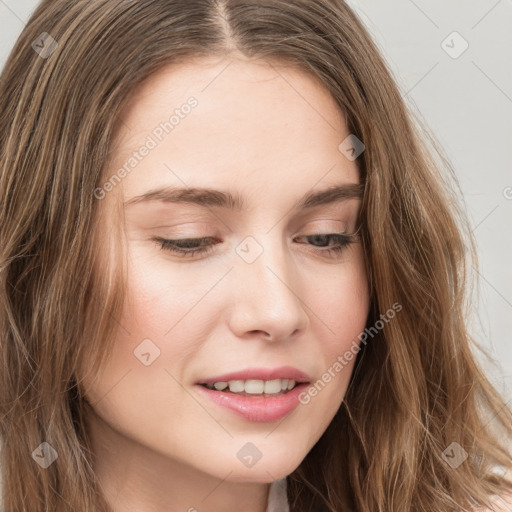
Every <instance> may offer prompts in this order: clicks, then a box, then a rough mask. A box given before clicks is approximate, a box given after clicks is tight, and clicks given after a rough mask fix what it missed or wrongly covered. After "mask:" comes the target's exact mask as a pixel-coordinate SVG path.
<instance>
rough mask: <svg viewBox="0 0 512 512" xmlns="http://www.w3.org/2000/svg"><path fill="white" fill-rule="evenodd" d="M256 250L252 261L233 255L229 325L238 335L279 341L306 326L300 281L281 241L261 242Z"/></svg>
mask: <svg viewBox="0 0 512 512" xmlns="http://www.w3.org/2000/svg"><path fill="white" fill-rule="evenodd" d="M253 243H254V242H253ZM260 243H261V242H260ZM252 250H255V248H254V247H252ZM260 251H262V252H261V254H260V255H259V256H258V257H257V258H256V259H255V260H254V261H252V262H249V261H250V260H247V259H244V258H243V257H240V258H236V263H235V269H234V271H233V275H232V278H233V279H234V282H235V283H236V285H235V286H236V289H235V291H234V293H233V295H232V300H233V302H232V309H231V313H230V315H229V323H230V328H231V330H232V331H233V333H234V334H235V335H236V336H237V337H239V338H247V337H248V336H256V335H259V336H262V337H263V338H264V339H265V340H267V341H283V340H286V339H288V338H290V337H292V335H294V336H297V335H298V333H300V332H304V331H305V329H306V328H307V326H308V323H309V317H308V315H307V313H306V310H307V306H306V305H305V303H304V302H303V297H302V296H301V295H302V294H303V293H304V291H305V290H304V289H303V285H304V282H303V280H302V279H301V277H300V275H299V273H298V272H297V269H296V267H295V266H294V263H293V259H292V258H291V257H290V255H289V254H288V253H287V251H286V248H284V247H283V244H281V243H279V242H275V243H272V244H271V243H270V242H268V243H261V249H260Z"/></svg>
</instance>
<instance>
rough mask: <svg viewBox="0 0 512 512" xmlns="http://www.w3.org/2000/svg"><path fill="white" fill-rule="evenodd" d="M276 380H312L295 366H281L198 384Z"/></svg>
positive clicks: (223, 376)
mask: <svg viewBox="0 0 512 512" xmlns="http://www.w3.org/2000/svg"><path fill="white" fill-rule="evenodd" d="M248 379H254V380H275V379H288V380H294V381H295V382H310V380H311V378H310V377H309V375H308V374H307V373H304V372H303V371H301V370H298V369H297V368H294V367H293V366H279V367H278V368H245V369H243V370H239V371H236V372H232V373H224V374H222V375H215V376H213V377H208V378H205V379H201V380H199V381H197V382H196V384H215V382H229V381H231V380H248Z"/></svg>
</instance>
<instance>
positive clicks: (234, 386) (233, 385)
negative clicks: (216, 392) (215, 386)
mask: <svg viewBox="0 0 512 512" xmlns="http://www.w3.org/2000/svg"><path fill="white" fill-rule="evenodd" d="M228 384H229V391H231V392H232V393H241V392H242V391H243V390H244V381H243V380H230V381H229V382H228Z"/></svg>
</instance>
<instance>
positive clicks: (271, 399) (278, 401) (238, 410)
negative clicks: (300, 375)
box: [195, 374, 308, 422]
mask: <svg viewBox="0 0 512 512" xmlns="http://www.w3.org/2000/svg"><path fill="white" fill-rule="evenodd" d="M229 375H230V377H231V376H232V375H234V374H229ZM237 375H238V374H237ZM231 380H236V379H231ZM242 380H243V379H242ZM215 382H219V381H217V380H216V381H215ZM195 387H196V388H197V389H198V393H199V394H200V395H202V396H204V397H206V398H209V399H210V400H212V401H213V402H214V403H215V404H216V405H218V406H221V407H225V408H227V409H229V410H230V411H232V412H233V413H235V414H237V415H238V416H241V417H242V418H245V419H246V420H248V421H253V422H273V421H278V420H280V419H281V418H284V417H285V416H287V415H288V414H290V413H291V412H292V411H293V410H294V409H295V408H296V407H297V406H298V405H299V403H300V402H299V395H300V394H301V393H302V392H303V391H304V390H305V389H306V388H307V387H308V383H305V382H303V383H301V384H298V385H296V386H295V387H294V388H293V389H292V390H291V391H288V392H286V393H284V394H282V395H279V396H268V397H264V396H244V395H237V394H236V393H224V392H222V391H214V390H213V389H208V388H206V387H204V386H202V385H200V384H196V385H195Z"/></svg>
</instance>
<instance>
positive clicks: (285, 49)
mask: <svg viewBox="0 0 512 512" xmlns="http://www.w3.org/2000/svg"><path fill="white" fill-rule="evenodd" d="M230 52H237V53H240V54H243V55H244V56H246V57H251V58H252V57H255V58H262V59H267V60H268V61H269V62H276V63H286V64H287V65H292V66H296V67H298V68H300V69H302V70H304V72H307V73H312V74H314V75H315V76H316V77H318V78H319V79H320V80H321V82H322V83H323V84H324V86H325V87H326V88H327V89H328V90H329V91H330V93H331V94H332V96H333V97H334V98H335V100H336V102H337V103H338V104H339V107H340V109H341V110H342V111H343V112H344V114H345V116H346V119H347V123H348V128H349V132H350V133H351V134H354V135H355V136H357V137H358V138H359V139H360V140H361V141H363V143H364V145H365V151H364V152H363V153H362V154H361V155H360V157H359V158H358V164H359V169H360V174H361V176H360V177H361V182H362V183H363V184H364V199H363V205H362V209H361V222H362V231H361V232H362V242H363V245H364V253H365V258H366V265H367V271H368V276H369V279H370V291H371V311H370V315H369V317H368V326H373V325H375V323H376V322H377V321H378V319H379V318H380V315H381V314H382V313H383V312H384V311H387V310H388V309H390V308H391V307H392V305H393V304H395V303H398V304H400V305H401V306H402V308H401V310H400V312H399V313H398V314H397V315H396V317H395V318H394V319H393V320H392V321H389V322H386V323H384V325H383V328H382V329H379V330H378V332H377V333H376V334H375V335H374V337H372V339H371V340H369V341H368V343H366V344H364V346H363V347H362V349H361V350H360V352H359V353H358V355H357V360H356V365H355V367H354V371H353V374H352V376H351V381H350V385H349V388H348V390H347V393H346V395H345V398H344V401H343V404H342V406H341V407H340V409H339V411H338V413H337V414H336V416H335V418H334V419H333V421H332V423H331V424H330V425H329V427H328V429H327V430H326V432H325V433H324V434H323V436H322V437H321V438H320V440H319V441H318V443H317V444H316V445H315V446H314V447H313V448H312V450H311V451H310V452H309V453H308V454H307V456H306V457H305V459H304V460H303V462H302V463H301V464H300V466H299V467H298V468H297V469H296V470H295V471H294V472H293V473H292V474H291V475H289V476H288V497H289V500H290V509H291V510H292V511H300V512H306V511H314V510H319V509H320V508H323V509H325V510H329V511H331V512H335V511H340V510H347V511H348V510H353V511H372V512H373V511H374V512H377V511H379V512H384V511H386V512H410V511H418V512H419V511H429V512H435V511H439V512H440V511H443V512H446V511H448V510H461V509H462V510H464V511H466V510H472V509H474V508H475V507H476V506H480V505H482V506H483V505H489V504H490V501H489V498H490V496H491V495H493V494H498V495H500V494H502V493H503V491H504V490H505V489H510V488H511V485H512V483H511V482H510V480H506V479H505V476H504V475H503V471H504V470H505V469H509V468H510V465H511V459H512V455H511V452H510V447H509V446H507V445H506V443H505V441H504V439H506V438H507V439H510V438H511V437H512V412H511V410H510V409H509V408H508V407H507V406H506V404H505V403H504V401H503V398H502V397H501V396H500V395H499V393H498V392H497V391H496V390H495V389H494V388H493V386H492V385H491V383H490V382H489V380H488V379H487V378H486V376H485V374H484V372H483V371H482V369H481V367H480V366H479V365H478V364H477V362H476V359H475V355H474V353H473V352H474V349H475V348H480V347H479V345H478V343H477V342H476V341H475V340H473V338H471V336H470V334H469V332H468V328H467V325H466V322H467V317H468V314H470V313H471V310H470V307H469V306H470V300H469V298H470V297H469V293H468V291H469V290H470V288H468V284H470V283H471V282H472V281H471V280H470V277H472V276H471V274H470V272H468V269H469V270H471V265H476V254H475V248H474V243H473V240H472V238H471V233H470V230H469V229H468V223H467V220H466V218H465V214H464V208H463V207H462V206H461V204H462V202H460V204H459V203H458V202H457V201H455V199H454V198H455V197H456V196H457V194H458V193H459V191H458V189H457V187H456V186H455V185H456V180H455V179H454V173H453V169H452V168H451V165H450V163H449V162H448V160H447V158H446V157H445V156H444V155H443V153H442V150H441V149H439V147H438V143H437V142H436V140H435V138H434V136H433V135H431V134H429V131H428V129H427V128H426V127H425V126H423V125H422V123H421V122H420V121H419V120H418V119H415V115H414V114H413V113H412V112H411V111H410V110H409V108H408V107H407V105H406V104H405V103H404V101H403V99H402V97H401V94H400V92H399V90H398V88H397V86H396V84H395V81H394V79H393V76H392V74H391V73H390V71H389V69H388V68H387V66H386V64H385V62H384V60H383V58H382V57H381V56H380V54H379V51H378V49H377V47H376V45H375V44H374V42H373V41H372V39H371V37H370V35H369V34H368V32H367V30H366V29H365V27H364V26H363V24H362V23H361V21H360V20H359V19H358V17H357V16H356V14H355V13H354V12H353V11H352V10H351V9H350V8H349V7H348V6H347V5H346V4H345V3H344V2H343V1H342V0H315V1H312V0H294V1H293V2H289V1H287V0H219V1H215V0H173V1H168V0H135V1H128V0H126V1H125V0H115V1H113V0H77V1H73V2H70V1H68V0H46V1H43V2H41V4H40V5H39V6H38V8H37V10H36V11H35V12H34V14H33V15H32V17H31V18H30V20H29V22H28V23H27V25H26V27H25V28H24V30H23V32H22V34H21V36H20V37H19V39H18V41H17V43H16V45H15V47H14V49H13V50H12V52H11V54H10V56H9V59H8V61H7V63H6V65H5V68H4V70H3V73H2V75H1V77H0V294H1V302H0V357H1V363H2V372H1V374H0V438H1V440H2V447H1V459H0V460H1V469H2V476H3V488H2V498H3V506H4V509H5V510H9V512H15V511H26V512H43V511H47V510H52V511H68V510H80V511H93V510H94V511H100V510H102V511H108V510H109V508H108V506H107V503H106V502H105V501H104V498H103V496H102V495H101V492H100V491H99V482H98V481H97V479H96V477H95V474H94V471H93V463H92V462H93V456H94V454H93V453H92V451H91V449H90V442H89V437H88V431H87V424H86V421H85V416H84V408H85V406H86V403H85V400H84V396H83V393H82V390H81V387H80V382H79V381H77V375H79V373H78V370H79V368H80V362H81V361H82V360H83V358H84V355H85V353H86V352H87V354H88V355H90V354H92V355H93V356H94V360H95V362H96V363H95V364H94V365H93V369H94V370H98V371H99V370H100V369H102V368H103V364H104V363H105V361H106V360H107V358H108V356H109V354H110V351H111V347H112V343H113V340H114V334H115V332H116V330H117V329H119V328H120V326H119V325H118V324H117V321H116V318H118V317H119V316H120V312H121V308H122V305H123V302H124V292H125V287H124V286H125V285H124V283H125V281H124V279H125V274H124V270H125V269H124V267H123V265H121V264H119V261H120V260H118V261H117V263H116V264H115V265H114V264H113V262H112V261H110V260H108V261H107V260H106V259H105V258H103V257H102V256H101V255H105V254H106V253H107V252H108V251H107V247H106V244H108V243H110V241H109V240H108V238H106V237H100V236H99V234H100V233H105V232H106V229H107V228H106V226H105V225H104V224H102V223H101V219H102V210H101V208H102V205H103V203H105V202H104V201H103V202H102V201H98V199H96V197H95V195H94V190H95V189H96V188H97V187H98V186H99V184H101V183H102V182H103V181H102V180H104V173H105V170H106V169H107V168H108V162H109V155H111V151H112V147H111V141H112V138H113V134H114V130H115V125H116V120H117V119H118V116H119V114H120V112H121V110H122V107H123V105H124V104H125V101H126V100H127V98H128V96H129V93H130V92H132V91H134V90H135V88H136V86H137V85H139V84H141V83H142V81H143V80H144V79H146V78H148V77H149V76H150V75H151V74H152V73H154V72H155V71H157V70H158V69H160V68H161V67H162V66H165V65H168V64H170V63H172V62H177V61H178V60H179V59H186V58H192V57H201V56H211V55H230ZM340 142H341V141H340ZM104 213H105V212H103V214H104ZM102 243H103V244H105V245H101V244H102ZM481 350H483V349H481ZM43 442H46V443H48V445H41V443H43ZM52 449H53V450H54V452H52V451H51V450H52ZM45 450H46V451H45ZM450 450H451V451H450ZM454 450H455V451H456V452H457V453H458V454H459V455H460V454H461V453H462V454H466V455H467V458H466V459H465V460H464V461H463V462H461V463H460V464H459V465H458V466H457V467H454V465H453V464H450V463H449V462H450V457H453V453H455V452H454ZM52 454H53V456H51V455H52ZM55 454H57V455H58V456H57V458H56V459H55V460H53V462H52V463H51V464H50V465H49V466H48V467H46V468H42V467H41V466H40V464H36V459H37V456H38V455H39V457H43V455H44V456H45V457H51V459H54V457H55ZM43 459H44V457H43Z"/></svg>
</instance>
